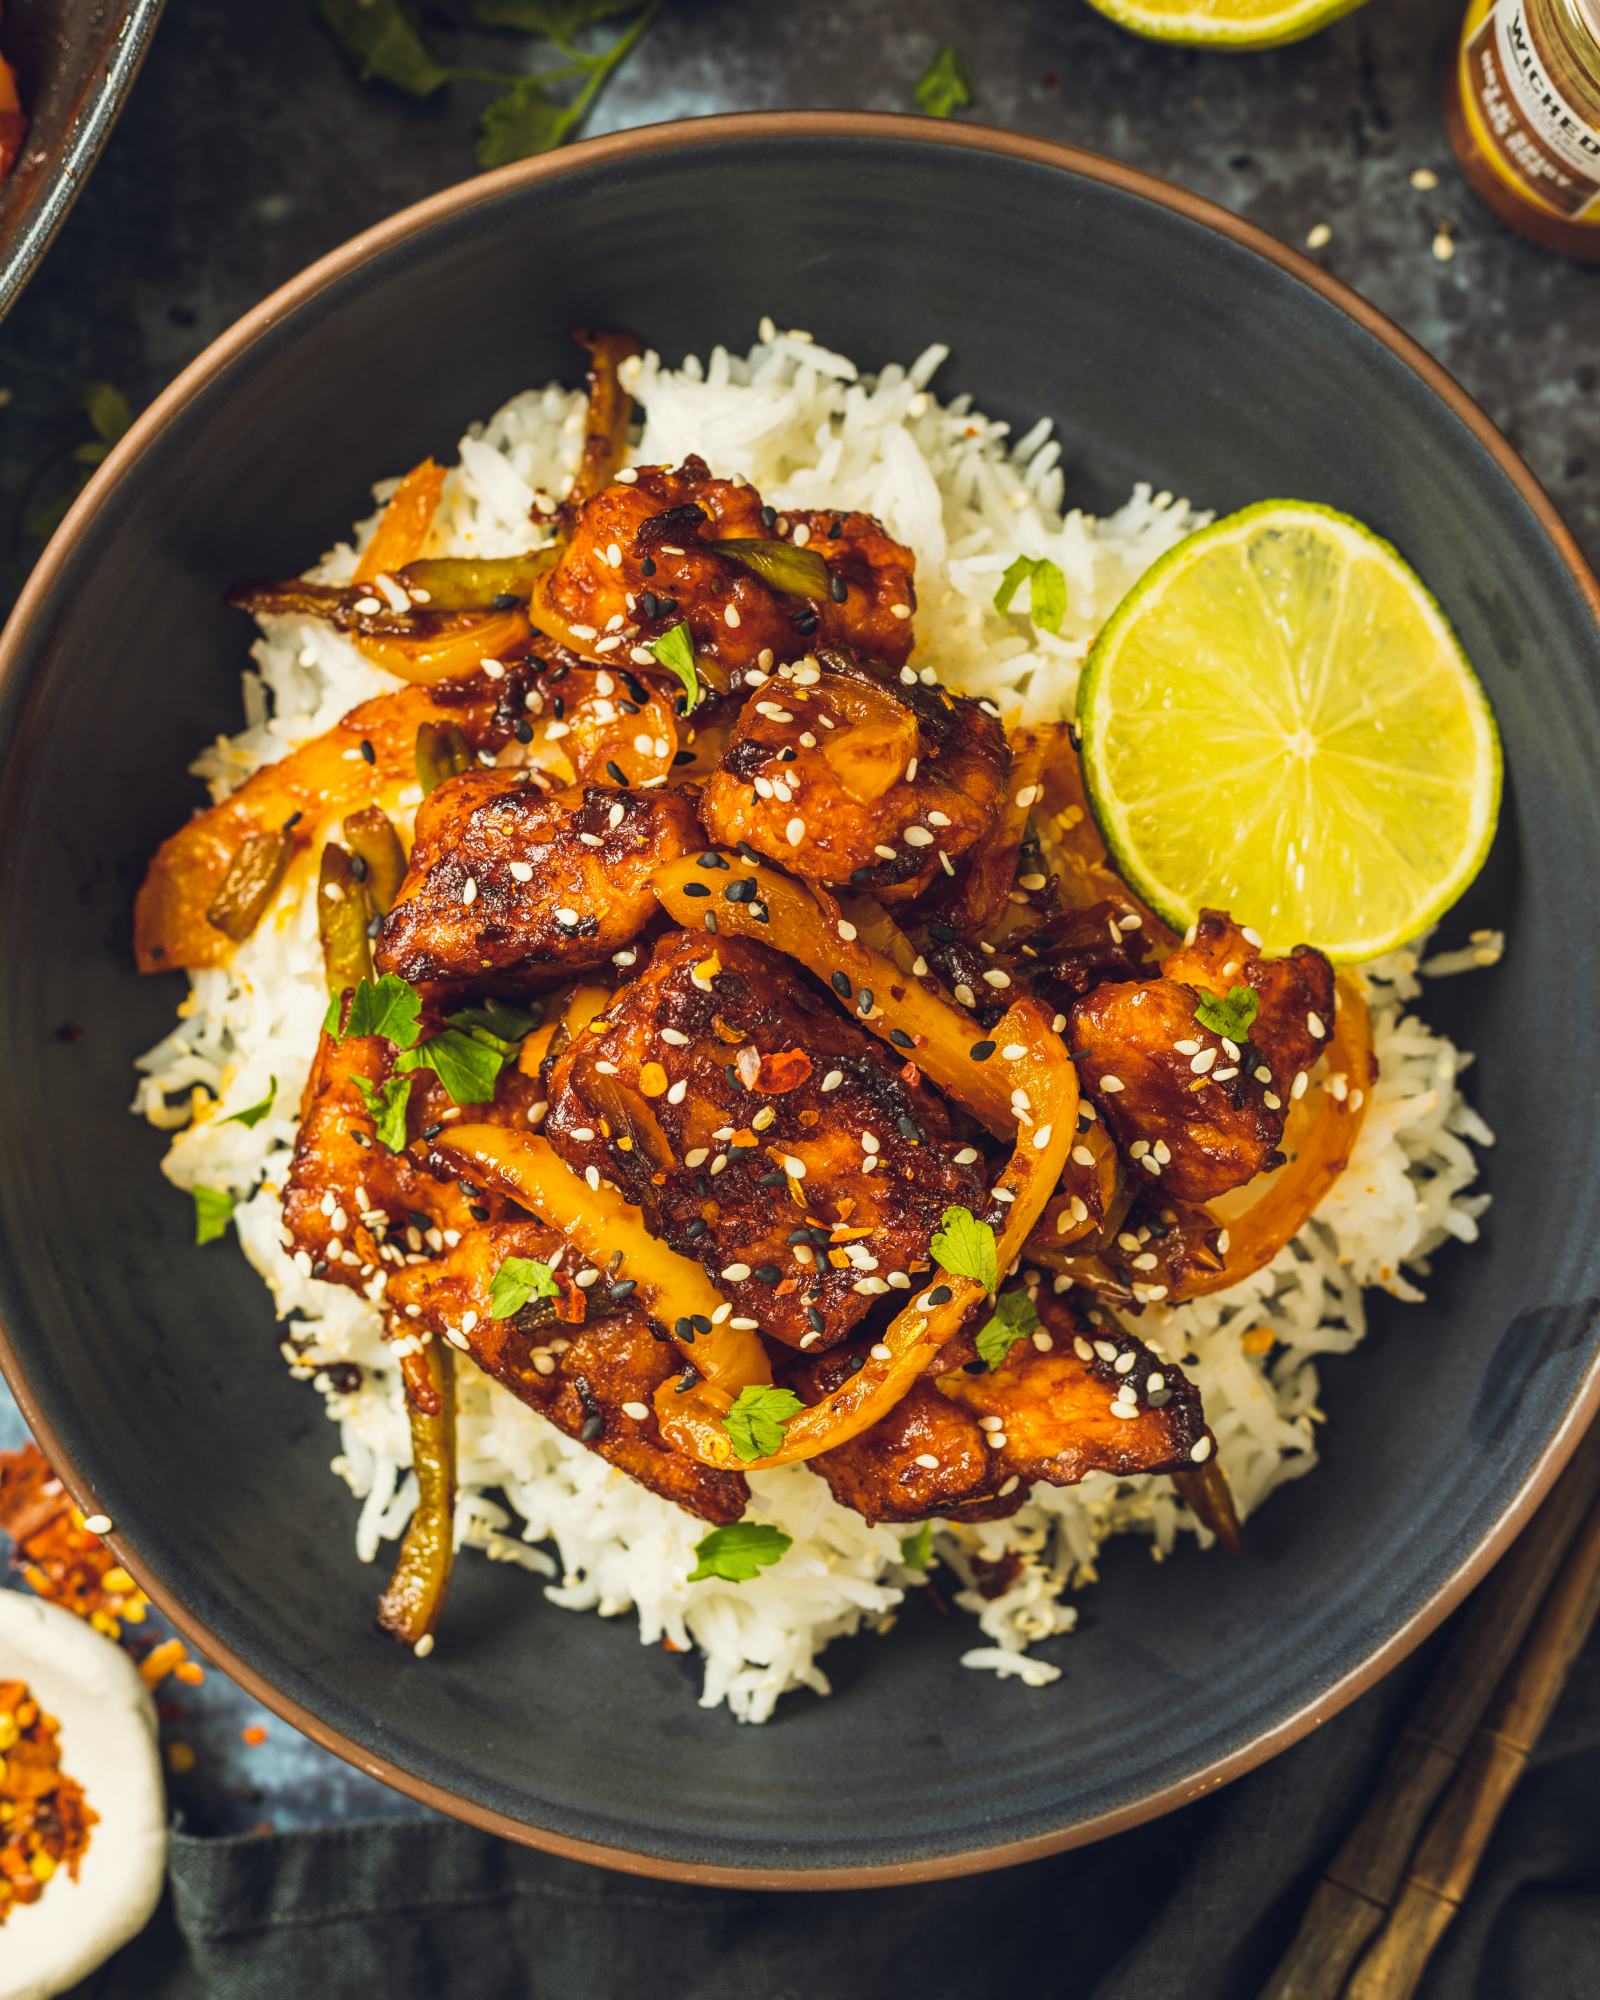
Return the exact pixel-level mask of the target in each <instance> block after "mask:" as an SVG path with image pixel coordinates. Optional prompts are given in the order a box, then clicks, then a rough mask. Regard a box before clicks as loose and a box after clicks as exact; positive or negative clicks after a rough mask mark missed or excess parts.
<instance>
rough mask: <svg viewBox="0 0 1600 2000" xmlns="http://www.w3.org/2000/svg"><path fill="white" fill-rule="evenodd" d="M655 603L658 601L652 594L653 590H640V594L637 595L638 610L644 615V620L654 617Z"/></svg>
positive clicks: (653, 593)
mask: <svg viewBox="0 0 1600 2000" xmlns="http://www.w3.org/2000/svg"><path fill="white" fill-rule="evenodd" d="M657 601H658V600H657V598H656V594H655V592H654V591H653V590H642V591H640V593H639V609H640V610H641V611H642V612H643V613H644V615H645V617H646V618H654V617H655V615H656V604H657Z"/></svg>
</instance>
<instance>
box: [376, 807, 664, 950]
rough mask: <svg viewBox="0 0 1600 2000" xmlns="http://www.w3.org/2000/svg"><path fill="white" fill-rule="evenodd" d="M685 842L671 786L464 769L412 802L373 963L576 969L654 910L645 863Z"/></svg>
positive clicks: (621, 940)
mask: <svg viewBox="0 0 1600 2000" xmlns="http://www.w3.org/2000/svg"><path fill="white" fill-rule="evenodd" d="M699 845H700V829H699V827H698V825H697V823H696V820H695V816H694V807H693V804H692V802H691V801H690V799H689V798H688V796H687V795H686V794H684V793H682V792H662V791H645V792H634V791H621V790H613V789H610V788H608V787H606V786H601V785H572V786H568V787H566V788H565V789H563V790H561V791H556V792H546V791H544V790H542V789H541V788H540V787H539V786H538V785H536V784H534V783H532V782H530V780H529V778H528V775H527V773H525V772H518V771H502V770H495V771H468V772H465V773H463V774H462V776H460V777H457V778H450V779H447V780H446V782H445V783H444V784H442V785H440V786H439V787H438V788H437V789H436V790H435V791H433V792H432V793H430V794H429V796H428V797H427V798H426V799H424V800H423V802H422V806H421V808H420V809H419V811H418V813H417V830H416V840H415V843H414V845H413V846H412V849H411V862H410V866H409V867H408V869H407V870H406V877H405V881H404V883H403V884H402V885H401V889H400V894H399V896H398V898H397V899H396V901H395V905H394V908H393V909H392V910H390V912H389V914H388V916H387V917H386V918H385V919H384V922H383V928H382V930H381V931H380V932H379V934H378V940H377V945H376V948H375V950H374V953H373V958H374V962H375V963H376V965H377V967H378V970H379V971H380V972H397V973H399V975H400V976H401V978H403V979H409V980H410V981H411V982H412V984H413V985H417V984H421V983H424V982H433V981H449V982H452V983H455V984H463V985H465V984H471V983H473V982H481V981H482V980H483V979H484V978H485V977H486V976H488V975H492V974H501V973H504V974H510V975H513V976H514V977H515V979H516V980H517V981H518V982H520V983H539V982H541V981H547V980H549V979H551V978H566V977H569V976H570V975H571V974H573V973H577V972H584V971H588V970H590V969H592V968H593V967H594V966H597V965H603V964H605V963H606V961H607V960H608V959H609V958H610V957H611V955H612V953H613V952H615V951H618V950H620V949H621V948H622V946H624V945H627V944H631V943H632V941H633V940H634V939H635V938H636V937H638V935H639V934H640V932H641V931H642V930H643V929H644V928H645V926H646V925H647V924H649V923H650V922H652V921H653V920H654V919H655V918H656V917H657V916H658V915H659V914H660V908H659V905H658V904H657V902H656V899H655V897H654V895H653V894H652V892H651V888H650V877H651V875H652V874H653V873H654V871H655V870H656V869H657V868H659V867H660V866H661V865H662V864H663V863H664V862H667V861H675V860H676V859H677V858H678V856H679V855H681V854H684V853H686V852H691V851H692V850H693V849H694V848H696V847H698V846H699Z"/></svg>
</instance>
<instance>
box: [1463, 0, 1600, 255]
mask: <svg viewBox="0 0 1600 2000" xmlns="http://www.w3.org/2000/svg"><path fill="white" fill-rule="evenodd" d="M1461 80H1462V85H1463V89H1462V97H1463V99H1464V108H1465V110H1466V113H1467V119H1468V123H1469V125H1470V127H1471V129H1472V133H1473V137H1474V138H1475V139H1476V140H1477V141H1478V144H1479V147H1480V150H1481V151H1482V152H1483V153H1484V155H1485V157H1486V158H1487V159H1488V161H1489V163H1490V165H1491V166H1493V167H1494V168H1495V169H1496V170H1497V171H1498V173H1499V174H1500V177H1501V179H1502V180H1505V181H1508V182H1509V183H1510V184H1511V186H1513V187H1514V188H1515V189H1516V190H1517V192H1518V193H1519V194H1522V195H1524V196H1528V197H1531V198H1532V199H1533V200H1534V201H1536V202H1537V203H1538V205H1539V206H1540V207H1541V208H1546V209H1551V210H1553V211H1554V212H1555V213H1556V214H1557V215H1565V216H1570V217H1572V218H1573V219H1574V220H1575V221H1583V222H1594V223H1597V224H1600V133H1597V132H1596V131H1595V130H1594V129H1593V127H1592V126H1590V125H1589V124H1588V123H1587V122H1586V121H1585V120H1584V119H1583V118H1582V117H1580V115H1579V114H1578V112H1577V111H1575V110H1574V109H1573V107H1572V105H1571V104H1570V103H1569V102H1568V101H1567V98H1566V96H1565V95H1564V93H1563V92H1562V90H1561V88H1560V86H1559V85H1558V84H1557V82H1556V79H1555V78H1554V77H1553V76H1552V75H1551V72H1550V70H1549V67H1548V66H1547V64H1546V63H1545V60H1544V58H1543V57H1542V56H1541V54H1540V53H1539V50H1538V47H1537V46H1536V44H1535V42H1534V38H1533V35H1532V32H1531V31H1530V29H1529V27H1528V14H1527V8H1526V6H1525V4H1524V0H1495V4H1493V5H1492V6H1491V7H1490V8H1489V11H1488V12H1487V14H1486V15H1485V16H1484V18H1483V20H1482V21H1481V22H1480V23H1479V24H1478V26H1477V27H1476V28H1475V29H1474V30H1473V31H1471V32H1470V33H1469V34H1468V36H1467V38H1466V41H1465V42H1464V43H1463V45H1462V50H1461Z"/></svg>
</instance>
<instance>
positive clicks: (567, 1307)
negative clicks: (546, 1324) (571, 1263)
mask: <svg viewBox="0 0 1600 2000" xmlns="http://www.w3.org/2000/svg"><path fill="white" fill-rule="evenodd" d="M556 1283H557V1284H558V1285H559V1286H560V1287H561V1296H560V1298H558V1299H557V1300H556V1318H557V1319H559V1320H564V1321H565V1322H566V1324H567V1325H568V1326H582V1324H583V1322H584V1321H585V1320H586V1319H587V1318H588V1317H589V1301H588V1298H587V1296H586V1295H585V1293H584V1291H583V1288H582V1287H581V1286H580V1285H579V1284H578V1283H577V1281H576V1279H574V1278H573V1277H572V1275H571V1274H570V1273H569V1272H567V1271H557V1273H556Z"/></svg>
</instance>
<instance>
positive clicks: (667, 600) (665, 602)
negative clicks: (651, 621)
mask: <svg viewBox="0 0 1600 2000" xmlns="http://www.w3.org/2000/svg"><path fill="white" fill-rule="evenodd" d="M677 608H678V600H677V599H676V598H675V597H658V598H657V599H656V610H657V612H658V614H659V615H660V616H661V617H663V618H670V617H671V616H672V614H673V613H674V612H675V611H676V610H677Z"/></svg>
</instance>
